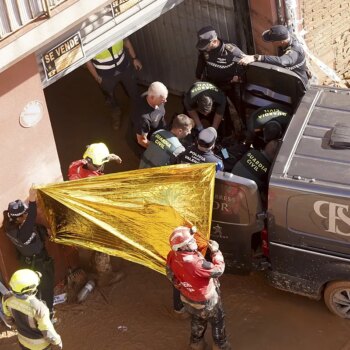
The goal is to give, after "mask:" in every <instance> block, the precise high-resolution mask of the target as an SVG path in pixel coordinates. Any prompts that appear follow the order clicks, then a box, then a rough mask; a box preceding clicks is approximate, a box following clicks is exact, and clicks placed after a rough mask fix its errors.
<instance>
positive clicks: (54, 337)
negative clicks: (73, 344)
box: [2, 269, 63, 350]
mask: <svg viewBox="0 0 350 350" xmlns="http://www.w3.org/2000/svg"><path fill="white" fill-rule="evenodd" d="M40 277H41V274H40V272H35V271H32V270H29V269H22V270H17V271H16V272H15V273H14V274H13V275H12V276H11V279H10V282H9V285H10V288H11V292H10V293H8V294H6V295H4V296H3V298H2V309H3V312H4V315H5V319H6V322H7V323H8V324H13V323H14V324H15V326H16V328H17V332H18V333H17V337H18V341H19V345H20V348H21V349H24V350H28V349H29V350H42V349H45V350H48V349H51V345H55V346H56V347H57V348H59V349H62V348H63V345H62V340H61V337H60V336H59V335H58V334H57V332H56V330H55V328H54V326H53V324H52V322H51V321H50V312H49V309H48V308H47V306H46V305H45V304H44V303H43V302H42V301H41V300H39V299H38V298H37V297H36V293H37V290H38V286H39V285H40Z"/></svg>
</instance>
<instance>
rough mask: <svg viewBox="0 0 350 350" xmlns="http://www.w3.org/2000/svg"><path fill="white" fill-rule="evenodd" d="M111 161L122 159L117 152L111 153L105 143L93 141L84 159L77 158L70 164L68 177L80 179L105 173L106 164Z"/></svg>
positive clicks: (119, 161) (120, 160) (118, 161)
mask: <svg viewBox="0 0 350 350" xmlns="http://www.w3.org/2000/svg"><path fill="white" fill-rule="evenodd" d="M110 161H115V162H117V163H118V164H120V163H121V162H122V159H121V158H120V157H119V156H117V155H116V154H113V153H109V150H108V148H107V146H106V145H105V144H104V143H102V142H100V143H93V144H91V145H89V146H88V147H87V149H86V151H85V153H84V155H83V159H80V160H76V161H75V162H73V163H71V164H70V166H69V169H68V179H69V180H78V179H83V178H85V177H90V176H100V175H103V168H104V164H105V163H108V162H110Z"/></svg>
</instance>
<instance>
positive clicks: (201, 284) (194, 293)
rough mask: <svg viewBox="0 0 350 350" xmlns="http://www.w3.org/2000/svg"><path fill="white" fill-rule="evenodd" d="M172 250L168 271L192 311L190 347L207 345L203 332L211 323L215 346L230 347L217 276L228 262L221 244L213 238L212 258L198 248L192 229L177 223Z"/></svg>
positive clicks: (187, 307) (211, 245)
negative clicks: (204, 254) (221, 250)
mask: <svg viewBox="0 0 350 350" xmlns="http://www.w3.org/2000/svg"><path fill="white" fill-rule="evenodd" d="M169 243H170V246H171V251H170V252H169V254H168V256H167V262H166V274H167V277H168V279H169V280H170V281H171V282H172V283H173V285H174V286H175V287H176V288H177V289H178V290H179V291H180V293H181V300H182V302H183V304H184V306H185V308H186V310H187V311H188V312H189V313H190V314H191V337H190V346H189V348H190V349H205V347H206V344H205V341H204V333H205V330H206V328H207V324H208V321H209V322H210V323H211V327H212V336H213V341H214V344H213V349H226V350H228V349H231V346H230V344H229V343H228V341H227V338H226V331H225V322H224V316H225V315H224V311H223V308H222V303H221V298H220V289H219V281H218V278H219V277H220V276H221V275H222V274H223V273H224V270H225V262H224V258H223V255H222V253H221V252H220V250H219V244H218V243H217V242H216V241H212V240H210V241H209V242H208V248H209V250H210V252H211V262H210V261H207V260H206V259H205V258H204V256H203V255H202V254H201V253H200V252H199V251H198V246H197V242H196V240H195V238H194V236H193V230H191V229H190V228H189V227H185V226H179V227H177V228H176V229H175V230H174V231H173V232H172V234H171V235H170V238H169Z"/></svg>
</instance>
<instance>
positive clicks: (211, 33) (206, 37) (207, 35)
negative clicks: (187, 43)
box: [196, 26, 218, 50]
mask: <svg viewBox="0 0 350 350" xmlns="http://www.w3.org/2000/svg"><path fill="white" fill-rule="evenodd" d="M197 36H198V41H197V45H196V48H197V49H198V50H205V49H206V48H207V46H208V45H209V44H210V42H211V41H212V40H214V39H217V37H218V36H217V34H216V31H215V29H214V28H213V27H212V26H206V27H203V28H201V29H200V30H199V31H198V32H197Z"/></svg>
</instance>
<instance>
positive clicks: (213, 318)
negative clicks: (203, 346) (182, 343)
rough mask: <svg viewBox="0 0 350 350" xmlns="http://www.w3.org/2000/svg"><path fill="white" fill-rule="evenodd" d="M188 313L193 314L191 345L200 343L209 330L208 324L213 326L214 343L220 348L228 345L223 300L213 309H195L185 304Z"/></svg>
mask: <svg viewBox="0 0 350 350" xmlns="http://www.w3.org/2000/svg"><path fill="white" fill-rule="evenodd" d="M184 306H185V308H186V310H187V312H188V313H190V314H191V316H192V319H191V338H190V342H191V344H196V343H199V342H200V341H201V340H202V339H203V338H204V333H205V331H206V329H207V326H208V322H210V324H211V331H212V337H213V341H214V343H215V344H216V345H217V346H218V347H219V348H221V347H223V346H225V344H227V337H226V330H225V313H224V310H223V308H222V303H221V300H220V299H219V300H218V302H217V304H216V305H215V306H214V308H213V309H211V310H208V309H207V307H205V308H204V309H195V308H194V307H192V306H191V305H189V304H187V303H184Z"/></svg>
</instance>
